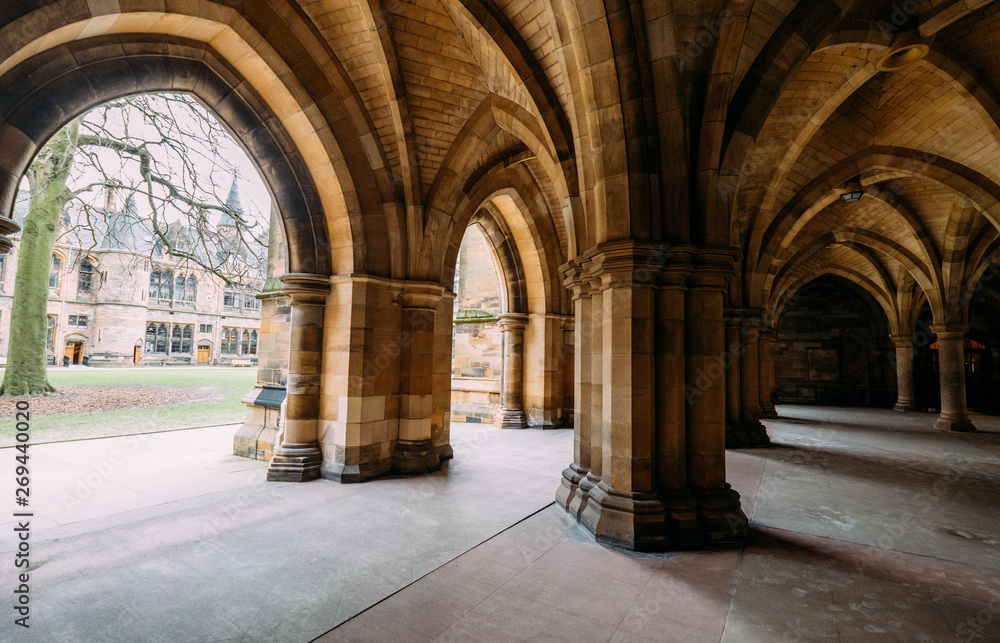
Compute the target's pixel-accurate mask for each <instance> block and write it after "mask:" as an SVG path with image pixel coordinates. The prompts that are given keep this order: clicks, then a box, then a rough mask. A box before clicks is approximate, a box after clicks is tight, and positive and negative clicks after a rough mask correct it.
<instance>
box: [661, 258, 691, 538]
mask: <svg viewBox="0 0 1000 643" xmlns="http://www.w3.org/2000/svg"><path fill="white" fill-rule="evenodd" d="M691 254H692V253H691V251H686V250H683V249H681V250H678V249H671V253H670V258H669V264H668V265H666V266H665V267H664V271H663V273H662V274H661V275H660V285H659V287H658V288H657V291H656V328H655V332H656V395H655V399H656V483H657V486H658V487H659V491H660V498H661V500H662V501H663V504H664V507H665V508H666V512H667V520H666V526H667V535H668V536H669V539H670V544H671V546H676V547H693V546H696V545H700V544H702V542H703V537H702V530H701V523H700V522H699V521H698V503H697V501H696V500H695V498H694V496H693V495H691V490H690V489H689V488H688V481H687V427H686V423H685V416H686V414H685V407H686V399H685V392H686V391H685V386H684V384H685V378H684V374H685V364H684V362H685V347H684V337H685V328H684V326H685V321H684V320H685V317H684V297H685V291H686V289H687V286H686V283H687V279H688V277H689V275H690V272H691V269H692V266H691Z"/></svg>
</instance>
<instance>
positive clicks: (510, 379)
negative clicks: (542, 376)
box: [493, 313, 528, 429]
mask: <svg viewBox="0 0 1000 643" xmlns="http://www.w3.org/2000/svg"><path fill="white" fill-rule="evenodd" d="M527 323H528V316H527V315H524V314H519V313H504V314H502V315H500V322H499V324H500V328H501V329H502V330H503V383H502V388H501V406H500V408H499V409H498V410H497V412H496V415H494V417H493V425H494V426H496V427H497V428H499V429H523V428H525V427H526V426H527V425H528V422H527V416H526V415H525V413H524V327H525V325H526V324H527Z"/></svg>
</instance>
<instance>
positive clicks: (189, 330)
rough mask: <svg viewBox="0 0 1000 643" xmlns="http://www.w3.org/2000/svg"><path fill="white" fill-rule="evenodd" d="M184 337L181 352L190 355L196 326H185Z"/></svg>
mask: <svg viewBox="0 0 1000 643" xmlns="http://www.w3.org/2000/svg"><path fill="white" fill-rule="evenodd" d="M182 337H183V338H184V340H183V341H182V342H181V352H182V353H190V352H191V344H192V338H193V337H194V326H185V327H184V333H183V335H182Z"/></svg>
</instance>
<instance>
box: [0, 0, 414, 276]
mask: <svg viewBox="0 0 1000 643" xmlns="http://www.w3.org/2000/svg"><path fill="white" fill-rule="evenodd" d="M56 4H57V5H58V7H57V8H55V9H53V8H52V7H49V8H48V9H53V10H51V11H50V10H46V11H45V12H44V14H42V12H35V13H28V14H26V15H24V16H22V17H21V18H19V19H16V20H14V21H12V22H11V23H9V24H8V25H7V26H6V27H4V28H3V30H2V35H3V36H4V37H3V40H4V41H5V42H6V43H9V48H10V55H9V56H8V57H7V58H6V60H5V61H4V62H3V63H0V74H2V73H6V72H9V71H11V70H13V69H14V67H15V66H16V65H18V64H19V63H22V62H24V61H26V60H28V59H29V58H30V59H31V60H32V61H33V62H32V66H33V67H36V68H37V67H42V68H45V67H44V66H43V65H41V64H40V63H41V61H40V59H38V58H37V56H38V55H40V54H44V53H45V52H47V51H50V50H53V49H56V48H59V47H61V46H67V45H75V46H79V45H80V44H81V43H86V42H88V41H91V40H93V38H99V37H104V38H109V41H105V42H104V43H103V44H104V48H103V49H101V48H99V47H96V46H94V47H92V48H91V49H92V50H91V53H89V54H82V55H81V58H80V61H81V62H87V63H94V62H97V61H98V59H99V58H100V57H102V56H106V57H110V58H114V59H116V60H120V59H121V58H122V57H123V55H122V54H123V49H124V52H127V53H125V56H124V57H125V58H128V57H129V56H133V55H134V54H135V51H134V50H135V48H136V47H137V46H140V43H145V44H143V45H141V47H142V48H145V49H146V50H145V51H144V52H143V53H145V54H146V55H147V56H148V57H149V58H150V59H152V60H159V63H158V64H159V66H158V67H157V71H158V73H159V77H160V78H161V79H168V78H171V77H172V72H171V71H170V70H171V69H173V68H174V67H175V64H176V63H175V61H176V59H186V58H189V59H190V61H198V62H200V63H201V64H203V65H206V66H208V67H210V68H211V69H212V71H213V72H214V73H215V74H216V75H218V76H219V77H220V78H222V79H224V80H225V81H226V84H227V85H228V87H227V88H225V90H224V93H222V94H221V95H217V96H214V98H215V99H216V100H222V99H228V100H233V99H231V98H228V96H227V95H228V94H229V93H230V91H232V90H235V91H232V94H233V95H234V96H239V97H240V98H238V99H236V100H235V102H237V103H239V102H241V101H242V102H246V103H247V104H249V105H252V106H253V107H254V110H251V111H257V112H258V115H259V116H260V117H261V118H260V119H259V120H260V121H261V122H262V123H266V124H267V125H268V127H269V128H270V129H271V130H273V131H275V132H277V131H279V130H284V131H283V132H282V135H281V136H278V137H274V136H270V137H268V136H264V135H263V134H261V133H260V132H255V133H254V135H255V136H260V137H261V138H262V139H263V140H255V141H253V143H254V144H259V145H260V146H262V147H272V148H274V151H280V152H281V153H282V154H285V155H289V154H291V155H295V156H298V157H299V160H298V162H297V163H296V164H297V165H298V167H296V171H295V172H291V171H290V170H289V168H288V167H287V165H288V164H287V163H286V164H284V165H285V166H286V167H285V168H284V171H283V174H285V175H286V176H285V178H286V179H288V183H287V184H285V190H294V191H298V192H300V193H302V194H301V195H300V198H299V199H298V200H299V201H302V200H303V199H304V200H305V201H307V202H311V206H310V207H311V208H313V209H314V210H315V212H314V213H313V214H310V216H309V217H308V219H309V221H308V222H300V224H297V225H302V226H304V229H303V230H301V232H297V233H296V235H297V236H298V235H299V234H301V235H305V236H315V237H316V238H317V239H318V238H319V237H321V236H323V233H322V232H320V231H319V229H320V228H321V227H324V226H325V227H326V228H327V229H328V230H329V234H328V235H326V237H327V239H326V241H325V242H321V243H318V244H317V246H318V247H321V249H320V250H318V251H314V252H313V255H314V256H312V257H311V258H308V259H307V258H304V257H296V256H294V251H293V253H292V254H293V256H292V257H291V258H290V260H291V261H292V263H293V264H295V265H300V266H304V265H311V266H313V268H311V269H310V270H313V269H316V270H319V269H320V268H321V266H322V265H323V264H324V263H327V264H330V265H331V268H328V269H323V270H322V272H323V273H324V274H330V273H331V272H334V273H344V274H346V273H350V272H354V271H367V272H371V273H375V274H382V275H389V274H390V273H392V272H393V271H395V272H396V273H399V274H401V271H402V269H403V268H404V266H403V262H402V257H403V256H405V255H404V249H403V248H402V243H404V240H403V239H402V233H401V232H400V231H401V230H402V229H403V224H402V222H401V221H396V220H394V219H393V216H394V214H393V213H392V212H390V211H388V210H385V209H384V208H383V207H382V204H383V203H384V202H387V201H391V200H392V189H391V183H392V182H391V180H390V172H389V170H388V169H387V168H388V164H387V163H386V162H385V159H384V152H383V151H382V149H381V147H380V145H379V144H378V137H377V136H376V135H375V134H374V128H373V127H372V125H371V122H370V118H369V116H368V114H367V112H366V111H365V110H364V109H363V107H361V106H360V102H359V101H358V99H357V97H356V96H355V92H354V88H353V85H351V83H350V81H349V80H348V79H347V77H346V74H345V73H344V71H343V69H342V68H341V67H340V65H339V63H338V62H337V61H336V58H335V57H334V56H332V55H329V51H328V50H326V45H325V43H324V42H323V41H322V39H321V38H320V37H319V36H318V35H316V34H314V33H313V32H312V30H311V28H310V27H309V26H308V25H307V23H306V22H305V21H304V20H303V18H302V16H301V15H299V14H298V13H297V12H296V11H294V10H292V9H291V7H289V6H286V3H285V2H277V3H275V2H270V3H268V2H263V1H262V0H246V1H245V2H243V3H242V5H241V9H240V11H237V10H235V9H232V8H229V7H224V6H220V5H219V4H217V3H214V2H211V1H209V0H192V1H191V2H187V3H183V4H182V5H172V6H171V7H170V11H169V12H166V13H164V12H162V11H161V12H150V11H149V6H148V3H144V2H142V1H141V0H120V2H117V3H107V4H106V5H102V4H95V3H88V2H86V0H62V1H61V2H58V3H56ZM279 32H280V33H279ZM285 33H287V34H288V35H290V36H291V37H288V38H283V37H279V36H281V35H282V34H285ZM262 34H267V36H266V37H265V36H264V35H262ZM121 43H126V44H124V45H123V44H121ZM83 46H84V47H85V48H86V47H87V45H83ZM199 49H200V51H199ZM63 51H65V50H63ZM52 60H55V62H54V63H53V62H51V60H50V63H49V65H48V66H49V67H51V66H53V65H55V66H58V65H59V59H58V57H56V58H54V59H52ZM69 60H73V61H74V62H76V61H77V59H75V58H74V59H69ZM167 61H170V62H167ZM190 61H189V62H190ZM63 62H64V63H65V62H66V61H65V60H64V61H63ZM66 66H68V65H66V64H64V65H63V67H66ZM126 66H127V65H126ZM153 71H154V70H152V69H146V70H145V72H144V73H146V74H149V75H155V74H153ZM197 73H200V72H196V73H195V78H197ZM82 84H84V83H83V82H82V81H80V82H77V83H76V85H75V86H74V88H75V89H79V87H80V85H82ZM116 84H117V85H118V87H119V91H122V89H121V85H122V82H121V79H119V80H118V81H117V82H116ZM159 89H173V88H170V87H160V88H159ZM126 91H127V90H126ZM193 93H196V94H197V92H193ZM249 96H252V97H253V99H252V100H249V101H248V100H247V97H249ZM205 102H206V103H209V102H210V101H208V100H206V101H205ZM209 106H210V107H213V108H214V107H215V105H211V104H210V105H209ZM261 108H263V109H261ZM223 120H224V121H225V119H223ZM246 134H248V135H250V133H249V132H247V133H246ZM243 138H246V137H243ZM268 139H271V140H268ZM244 142H245V144H246V145H247V146H248V147H250V148H251V149H253V147H254V145H252V144H251V142H250V141H249V140H245V141H244ZM258 152H259V150H255V151H254V153H252V154H251V156H254V154H255V153H258ZM348 158H349V159H351V162H350V163H348V162H347V159H348ZM359 160H363V162H357V161H359ZM7 169H8V168H0V170H7ZM274 169H275V172H276V173H281V172H282V171H281V170H279V169H278V168H277V166H275V168H274ZM266 174H267V173H266V172H265V176H266ZM268 183H269V184H270V183H271V181H268ZM289 186H291V187H289ZM271 187H272V188H273V187H274V186H273V185H272V186H271ZM275 196H276V197H279V196H283V197H284V198H286V199H287V198H289V195H287V194H286V195H278V194H275ZM279 201H280V199H279ZM7 205H8V204H7V203H5V202H4V201H0V208H5V207H6V206H7ZM284 216H285V215H284V214H283V217H284ZM396 218H398V216H397V217H396ZM324 219H325V222H324ZM283 223H284V225H285V226H286V227H289V224H288V222H287V221H283ZM365 240H367V241H369V242H370V243H366V242H365ZM289 241H290V242H291V241H293V239H291V238H290V237H289ZM299 252H300V254H301V250H300V251H299ZM327 257H329V259H327ZM294 269H296V268H293V270H294Z"/></svg>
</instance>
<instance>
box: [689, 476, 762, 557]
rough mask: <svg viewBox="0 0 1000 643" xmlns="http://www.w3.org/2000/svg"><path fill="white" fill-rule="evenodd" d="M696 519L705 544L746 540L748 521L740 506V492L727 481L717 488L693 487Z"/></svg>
mask: <svg viewBox="0 0 1000 643" xmlns="http://www.w3.org/2000/svg"><path fill="white" fill-rule="evenodd" d="M694 496H695V498H696V499H697V501H698V519H699V521H700V522H701V526H702V530H703V532H704V535H705V544H708V545H721V544H729V543H741V542H744V541H746V539H747V535H748V533H749V531H750V521H749V520H747V517H746V514H744V513H743V509H742V508H741V507H740V494H739V493H737V492H736V491H734V490H733V488H732V487H730V486H729V484H728V483H727V484H726V486H724V487H721V488H717V489H695V490H694Z"/></svg>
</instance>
